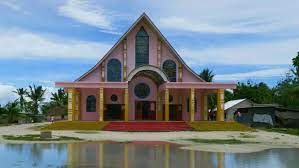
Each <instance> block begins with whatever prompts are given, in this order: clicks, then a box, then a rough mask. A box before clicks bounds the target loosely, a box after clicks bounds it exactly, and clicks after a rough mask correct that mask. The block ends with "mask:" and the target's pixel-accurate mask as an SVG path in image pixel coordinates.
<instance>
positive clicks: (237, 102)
mask: <svg viewBox="0 0 299 168" xmlns="http://www.w3.org/2000/svg"><path fill="white" fill-rule="evenodd" d="M244 100H246V99H237V100H231V101H228V102H226V103H224V110H227V109H229V108H231V107H233V106H235V105H237V104H239V103H241V102H243V101H244ZM214 111H217V107H216V108H215V109H214Z"/></svg>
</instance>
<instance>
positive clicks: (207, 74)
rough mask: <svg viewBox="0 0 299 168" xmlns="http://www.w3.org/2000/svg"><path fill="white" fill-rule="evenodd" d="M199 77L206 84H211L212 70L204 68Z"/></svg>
mask: <svg viewBox="0 0 299 168" xmlns="http://www.w3.org/2000/svg"><path fill="white" fill-rule="evenodd" d="M199 76H200V77H201V78H202V79H203V80H205V81H206V82H212V81H213V78H214V76H215V74H214V73H213V71H212V70H209V68H206V69H203V70H202V71H201V72H200V74H199Z"/></svg>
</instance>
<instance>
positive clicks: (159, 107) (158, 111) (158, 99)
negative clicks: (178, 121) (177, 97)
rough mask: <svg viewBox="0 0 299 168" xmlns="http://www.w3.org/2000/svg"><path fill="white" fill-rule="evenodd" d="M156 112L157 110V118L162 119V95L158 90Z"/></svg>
mask: <svg viewBox="0 0 299 168" xmlns="http://www.w3.org/2000/svg"><path fill="white" fill-rule="evenodd" d="M156 112H157V115H156V116H157V120H158V121H161V120H162V113H161V95H160V92H159V91H158V92H157V104H156Z"/></svg>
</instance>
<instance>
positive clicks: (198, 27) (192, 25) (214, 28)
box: [160, 16, 271, 33]
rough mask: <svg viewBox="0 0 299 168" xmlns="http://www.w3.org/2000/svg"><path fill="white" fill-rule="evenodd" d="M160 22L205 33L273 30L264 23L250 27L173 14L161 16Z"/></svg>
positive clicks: (165, 25) (171, 26)
mask: <svg viewBox="0 0 299 168" xmlns="http://www.w3.org/2000/svg"><path fill="white" fill-rule="evenodd" d="M160 22H161V23H160V24H161V26H162V27H167V28H173V29H179V30H185V31H191V32H203V33H259V32H266V31H269V30H271V27H269V26H267V27H266V26H265V25H262V26H260V27H248V26H245V25H243V26H242V25H232V24H227V25H226V24H219V25H217V23H216V24H214V25H213V24H212V23H204V22H200V21H199V22H194V21H192V20H187V19H184V18H182V17H175V16H171V17H168V18H161V20H160Z"/></svg>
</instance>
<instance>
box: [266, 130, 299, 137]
mask: <svg viewBox="0 0 299 168" xmlns="http://www.w3.org/2000/svg"><path fill="white" fill-rule="evenodd" d="M264 130H265V131H270V132H279V133H284V134H290V135H297V136H299V128H266V129H264Z"/></svg>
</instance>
